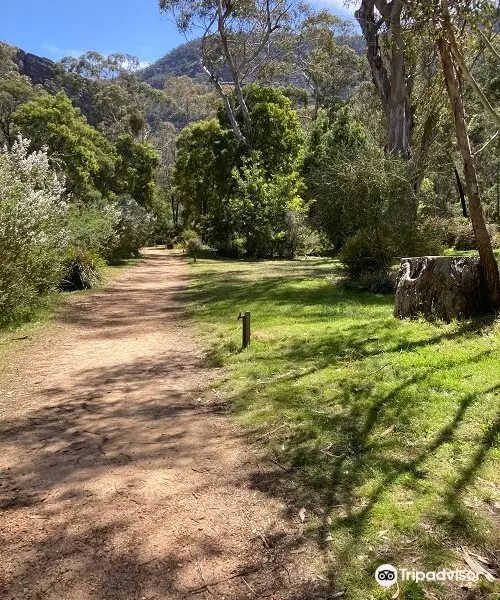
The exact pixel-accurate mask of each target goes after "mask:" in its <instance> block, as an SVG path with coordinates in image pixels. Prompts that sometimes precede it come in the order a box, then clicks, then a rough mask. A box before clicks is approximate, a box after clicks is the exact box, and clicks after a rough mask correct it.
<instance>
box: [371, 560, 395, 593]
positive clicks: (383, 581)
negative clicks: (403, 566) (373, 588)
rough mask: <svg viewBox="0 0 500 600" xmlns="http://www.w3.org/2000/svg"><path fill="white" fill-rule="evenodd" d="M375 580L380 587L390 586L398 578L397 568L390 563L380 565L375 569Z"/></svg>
mask: <svg viewBox="0 0 500 600" xmlns="http://www.w3.org/2000/svg"><path fill="white" fill-rule="evenodd" d="M375 580H376V581H377V583H378V584H379V585H381V586H382V587H387V588H388V587H391V585H394V584H395V583H396V582H397V580H398V570H397V569H396V567H393V566H392V565H380V567H379V568H378V569H377V570H376V571H375Z"/></svg>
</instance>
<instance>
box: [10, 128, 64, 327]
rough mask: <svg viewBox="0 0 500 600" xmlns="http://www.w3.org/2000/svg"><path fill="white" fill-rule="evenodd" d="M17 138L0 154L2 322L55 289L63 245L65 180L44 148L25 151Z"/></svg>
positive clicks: (23, 141)
mask: <svg viewBox="0 0 500 600" xmlns="http://www.w3.org/2000/svg"><path fill="white" fill-rule="evenodd" d="M29 146H30V141H29V140H25V139H23V138H22V137H18V139H17V141H16V142H15V143H14V145H13V147H12V149H11V150H7V149H3V150H0V256H1V260H0V320H2V321H4V322H5V321H7V320H9V319H10V318H13V317H14V315H15V313H19V312H23V311H24V310H29V309H30V308H32V307H33V306H34V305H36V303H37V301H38V299H39V297H40V296H41V295H43V294H45V293H46V292H48V291H50V290H52V289H54V288H55V287H56V286H57V284H58V282H59V280H60V276H61V272H62V268H63V266H62V252H61V250H64V248H65V247H66V244H67V232H66V231H65V228H64V215H65V212H66V203H65V202H64V200H63V195H64V181H63V180H62V179H59V178H58V177H57V176H56V175H55V173H54V172H53V171H52V169H51V168H50V165H49V159H48V156H47V152H46V150H45V149H43V150H41V151H38V152H33V153H31V154H30V153H29V151H28V148H29Z"/></svg>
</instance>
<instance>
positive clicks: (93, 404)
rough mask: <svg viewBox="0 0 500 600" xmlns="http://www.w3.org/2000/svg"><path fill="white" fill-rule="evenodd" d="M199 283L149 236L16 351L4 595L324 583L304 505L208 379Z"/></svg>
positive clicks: (1, 518)
mask: <svg viewBox="0 0 500 600" xmlns="http://www.w3.org/2000/svg"><path fill="white" fill-rule="evenodd" d="M186 283H187V266H186V264H185V262H184V261H183V259H182V258H181V257H179V256H172V255H167V254H166V253H165V252H163V251H160V250H155V249H151V250H148V251H147V252H146V256H145V260H144V261H143V262H141V263H140V264H139V265H138V266H136V267H135V268H133V269H131V270H130V271H127V272H126V273H125V274H124V276H122V278H121V279H120V280H118V281H117V282H115V283H113V284H112V285H111V286H110V287H109V288H107V289H106V290H105V291H103V292H99V293H94V294H90V295H87V296H83V297H81V298H79V299H77V300H76V301H75V302H71V303H70V304H69V305H68V306H67V307H66V308H65V309H64V310H63V311H62V313H61V315H60V317H59V319H58V320H57V322H56V324H55V325H54V326H51V327H49V328H48V329H44V330H42V332H41V333H40V334H39V335H38V336H36V338H35V339H34V340H33V341H32V342H30V343H29V344H28V345H27V346H26V347H25V348H24V349H23V350H21V351H19V352H18V353H17V354H16V356H15V357H14V358H13V359H12V360H11V362H10V364H9V367H8V372H7V373H6V374H5V375H4V376H3V377H2V383H1V384H0V598H1V599H2V600H8V599H16V600H18V599H22V600H29V599H37V600H38V599H40V600H41V599H43V600H45V599H50V600H55V599H57V600H94V599H96V600H101V599H137V600H140V599H148V600H153V599H155V600H156V599H158V600H159V599H172V600H176V599H178V598H221V599H222V598H225V599H226V600H236V599H240V598H256V597H266V598H275V599H285V598H286V599H288V600H290V599H292V598H293V599H297V600H298V599H299V598H301V599H304V600H305V599H309V598H313V597H316V596H315V593H316V592H317V591H318V590H317V587H316V586H317V583H318V579H317V578H316V577H315V575H314V565H313V564H312V563H311V556H310V554H309V550H308V548H307V545H306V544H305V543H304V536H301V535H300V533H301V532H300V523H299V520H298V518H297V513H296V512H295V511H296V507H287V506H284V505H282V504H279V503H278V502H277V501H275V500H271V499H269V498H268V497H267V496H265V495H264V494H263V493H262V492H260V491H258V490H257V489H253V488H252V479H253V478H254V476H255V473H256V472H259V471H262V470H263V469H265V466H263V465H261V464H259V462H260V461H259V459H258V458H257V455H256V454H254V453H253V452H252V450H251V449H250V448H249V447H248V445H247V443H246V442H245V441H244V440H243V439H242V438H241V434H240V433H238V431H237V430H235V429H234V427H233V426H232V425H231V424H230V421H229V419H228V418H227V417H226V416H224V415H223V414H221V413H222V412H223V411H222V410H220V409H221V407H220V406H219V405H218V404H217V402H216V399H215V398H214V397H213V394H212V393H211V392H209V391H208V390H207V388H208V383H209V381H210V379H212V378H213V377H214V376H215V375H216V373H214V372H213V371H210V370H208V369H206V368H205V367H204V366H203V354H202V352H201V350H200V348H199V346H198V344H197V341H196V339H195V337H194V335H193V333H192V331H190V329H189V327H188V325H187V323H186V319H185V315H184V312H183V307H182V297H181V292H182V289H183V288H184V287H185V285H186ZM287 512H289V513H290V514H291V515H292V516H291V517H290V518H289V519H287V518H286V517H285V516H284V515H285V514H287ZM237 575H241V576H237ZM222 580H225V581H222ZM218 581H222V583H217V584H216V583H215V582H218ZM210 583H214V585H212V586H210V585H209V586H208V587H203V586H204V585H206V584H210ZM194 588H199V589H198V590H195V589H194ZM193 592H197V593H196V594H194V593H193Z"/></svg>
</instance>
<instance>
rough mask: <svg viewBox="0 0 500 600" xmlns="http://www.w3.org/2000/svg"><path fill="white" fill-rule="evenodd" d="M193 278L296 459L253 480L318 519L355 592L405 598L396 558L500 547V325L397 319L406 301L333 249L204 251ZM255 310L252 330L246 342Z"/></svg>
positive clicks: (273, 448) (271, 434) (335, 570)
mask: <svg viewBox="0 0 500 600" xmlns="http://www.w3.org/2000/svg"><path fill="white" fill-rule="evenodd" d="M191 275H192V285H191V288H190V290H189V300H190V303H191V309H192V313H193V317H194V319H195V321H196V323H197V325H198V327H199V330H200V332H201V334H202V335H203V337H204V340H205V343H206V345H207V347H208V348H209V349H210V351H209V356H210V358H211V360H212V362H213V363H214V364H218V365H222V364H224V365H225V367H226V368H225V370H224V373H225V374H224V375H223V376H222V379H221V381H220V382H219V384H218V385H219V386H220V387H221V388H222V389H223V390H224V392H225V394H226V395H227V397H228V398H229V400H230V401H231V403H232V407H233V411H234V414H235V415H236V417H237V419H238V420H239V422H240V423H242V424H243V425H244V426H245V427H247V428H248V430H249V433H250V435H251V436H254V440H255V441H257V442H258V443H259V444H264V446H265V450H266V452H268V454H269V455H270V456H271V457H273V458H274V460H276V461H277V462H278V463H279V464H280V465H282V466H285V467H287V468H290V471H289V472H285V471H284V470H283V469H281V468H279V467H277V468H276V473H274V474H273V476H271V477H270V476H268V475H266V476H264V475H262V476H259V474H256V476H255V481H254V485H255V486H256V487H258V488H260V489H262V490H263V491H265V493H268V494H271V495H275V496H277V497H280V498H282V499H286V502H289V501H290V499H291V498H293V499H294V502H295V505H296V508H297V510H298V509H299V508H300V506H305V507H306V508H307V510H308V514H309V515H313V516H312V518H311V520H310V521H309V523H308V528H307V529H308V531H309V534H310V535H314V536H317V539H318V541H319V543H320V545H321V547H322V548H324V549H325V551H326V553H327V556H328V559H329V564H330V569H331V576H332V578H334V579H335V582H336V586H337V587H338V588H340V589H346V590H347V597H348V598H349V599H354V600H367V599H369V598H389V597H390V594H389V595H387V594H386V595H384V593H381V589H382V588H379V587H378V586H377V584H376V583H375V582H374V579H373V573H374V571H375V569H376V567H377V566H378V565H379V564H382V563H383V562H388V563H391V564H394V565H396V566H399V567H407V568H412V567H415V568H418V569H422V570H431V569H432V570H433V569H439V568H453V567H455V566H457V565H458V566H459V567H460V568H465V565H464V563H463V562H461V560H460V554H459V553H458V552H457V548H458V547H459V546H467V547H468V548H469V549H473V550H474V549H475V550H476V551H478V553H479V554H481V553H484V552H488V551H491V550H493V549H498V548H499V529H500V528H499V520H500V493H499V490H500V478H499V464H500V462H499V461H500V448H499V434H500V320H496V321H494V320H492V319H490V320H488V319H485V320H481V321H471V322H461V323H458V322H456V323H451V324H444V323H440V322H437V323H436V322H434V323H430V322H427V321H424V320H417V321H400V320H397V319H395V318H393V316H392V302H393V298H392V297H389V296H376V295H373V294H368V293H362V292H359V291H356V290H354V289H348V288H345V287H343V286H342V285H340V283H339V265H338V263H335V261H331V260H327V259H308V260H301V261H296V262H287V261H272V262H243V261H222V260H214V259H202V260H200V259H199V260H198V262H197V263H196V264H193V263H191ZM243 310H249V311H251V313H252V332H253V340H252V345H251V347H250V348H249V349H247V350H245V351H243V352H240V351H239V348H240V344H241V341H240V340H241V321H239V322H238V321H237V320H236V318H237V316H238V313H239V312H240V311H243ZM428 585H430V586H433V585H434V584H428ZM486 587H487V586H486ZM429 589H430V590H433V593H435V594H436V596H437V597H438V598H443V599H444V598H451V597H455V596H453V595H452V593H455V591H456V590H455V591H454V592H451V591H450V590H447V591H446V590H445V591H443V590H442V589H441V591H440V588H439V587H437V588H433V587H430V588H429ZM457 589H458V588H457ZM458 592H459V589H458ZM458 592H457V593H458ZM392 593H393V591H392ZM400 597H401V598H403V597H404V598H408V599H410V598H412V599H413V598H424V596H423V592H422V590H421V589H420V588H419V587H418V586H409V587H407V588H406V589H405V590H403V592H402V595H401V596H400ZM456 597H460V596H456ZM477 597H478V598H479V597H481V598H495V599H497V598H500V591H499V590H498V588H497V590H496V591H490V592H484V595H481V596H477Z"/></svg>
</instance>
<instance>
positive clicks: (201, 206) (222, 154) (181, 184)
mask: <svg viewBox="0 0 500 600" xmlns="http://www.w3.org/2000/svg"><path fill="white" fill-rule="evenodd" d="M236 155H237V145H236V142H235V140H234V139H233V138H232V135H231V134H230V133H229V132H228V131H224V130H223V129H222V127H221V126H220V124H219V122H218V121H217V120H215V119H213V120H212V121H200V122H199V123H195V124H193V125H190V126H189V127H186V128H185V129H184V130H183V131H182V133H181V134H180V135H179V137H178V138H177V159H176V162H175V166H174V171H173V184H174V186H175V190H176V193H178V194H179V195H180V196H181V198H182V201H183V204H184V207H185V214H184V220H185V223H186V224H189V223H190V222H195V223H196V222H199V221H200V220H201V218H202V217H206V216H207V215H209V214H213V213H214V212H215V211H217V207H218V204H219V201H220V199H221V198H224V197H225V196H227V194H228V191H229V186H230V183H231V175H232V169H233V166H234V164H235V161H236V158H235V156H236Z"/></svg>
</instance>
